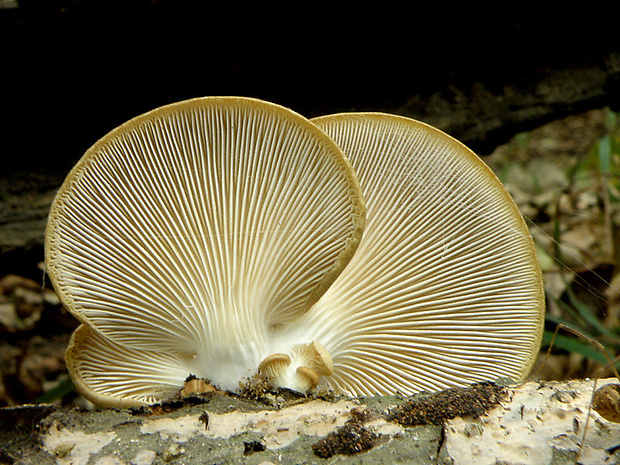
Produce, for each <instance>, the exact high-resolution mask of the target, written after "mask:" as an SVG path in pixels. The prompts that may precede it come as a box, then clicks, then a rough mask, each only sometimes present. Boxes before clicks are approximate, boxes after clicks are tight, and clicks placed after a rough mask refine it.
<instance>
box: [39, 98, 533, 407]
mask: <svg viewBox="0 0 620 465" xmlns="http://www.w3.org/2000/svg"><path fill="white" fill-rule="evenodd" d="M45 246H46V247H45V255H46V268H47V271H48V274H49V276H50V279H51V281H52V283H53V285H54V288H55V290H56V292H57V293H58V295H59V297H60V299H61V300H62V302H63V304H64V305H65V307H66V308H67V309H68V310H69V311H70V312H71V313H72V314H74V315H75V316H76V317H77V318H78V319H79V320H80V322H81V325H80V327H79V328H78V329H77V330H76V331H75V333H74V334H73V336H72V338H71V342H70V345H69V347H68V349H67V354H66V361H67V368H68V370H69V373H70V375H71V377H72V379H73V381H74V383H75V385H76V387H77V389H78V390H79V391H80V392H81V393H82V394H83V395H84V396H85V397H87V398H88V399H90V400H91V401H92V402H94V403H95V404H97V405H100V406H118V407H126V406H139V405H144V404H149V403H153V402H157V401H161V400H163V399H165V398H168V397H170V396H172V395H174V394H175V393H176V392H178V391H179V390H180V389H181V388H182V387H183V385H184V382H185V380H186V379H187V378H188V376H190V375H192V376H194V377H197V378H200V379H206V380H209V381H210V383H212V384H213V385H214V386H217V387H218V388H221V389H226V390H231V391H235V390H237V389H238V388H239V384H240V382H241V381H243V380H244V379H247V378H250V377H253V376H256V375H259V376H263V377H266V378H267V379H268V380H269V382H270V383H272V385H273V386H274V387H283V388H289V389H292V390H295V391H300V392H306V391H308V390H310V389H312V388H315V387H316V386H323V387H325V388H327V389H332V390H334V391H335V392H337V393H343V394H348V395H373V394H389V393H394V392H396V391H398V392H401V393H405V394H409V393H413V392H417V391H421V390H438V389H443V388H447V387H453V386H465V385H468V384H471V383H473V382H478V381H484V380H494V379H497V378H499V377H507V378H511V379H514V380H518V379H522V378H523V377H524V376H526V375H527V373H528V372H529V370H530V369H531V366H532V364H533V361H534V359H535V356H536V354H537V352H538V348H539V344H540V339H541V335H542V322H543V313H544V296H543V289H542V281H541V273H540V269H539V266H538V261H537V258H536V255H535V251H534V247H533V243H532V239H531V236H530V235H529V233H528V230H527V227H526V225H525V222H524V220H523V218H522V216H521V215H520V213H519V211H518V209H517V207H516V205H515V204H514V202H513V201H512V199H511V198H510V196H509V194H508V193H507V192H506V190H505V189H504V188H503V186H502V185H501V183H500V182H499V181H498V179H497V178H496V177H495V176H494V174H493V173H492V171H491V170H490V169H489V168H488V167H487V166H486V165H485V164H484V163H483V162H482V161H481V160H480V159H479V158H478V157H477V156H476V155H475V154H474V153H473V152H471V151H470V150H469V149H467V148H466V147H465V146H464V145H463V144H461V143H459V142H458V141H456V140H454V139H453V138H451V137H449V136H448V135H446V134H444V133H443V132H441V131H439V130H437V129H435V128H432V127H430V126H428V125H426V124H423V123H420V122H418V121H414V120H412V119H409V118H405V117H401V116H395V115H388V114H383V113H342V114H336V115H330V116H324V117H320V118H316V119H314V120H308V119H306V118H304V117H303V116H301V115H299V114H297V113H295V112H293V111H291V110H289V109H286V108H284V107H281V106H279V105H275V104H272V103H268V102H264V101H261V100H257V99H251V98H240V97H207V98H198V99H192V100H188V101H184V102H179V103H175V104H171V105H167V106H164V107H161V108H158V109H155V110H153V111H151V112H148V113H146V114H144V115H141V116H138V117H136V118H134V119H132V120H130V121H128V122H127V123H125V124H123V125H121V126H120V127H118V128H117V129H115V130H113V131H112V132H110V133H109V134H107V135H106V136H104V137H103V138H102V139H101V140H99V141H98V142H97V143H96V144H95V145H94V146H93V147H91V148H90V149H89V150H88V151H87V152H86V153H85V154H84V156H83V157H82V158H81V160H80V161H79V162H78V163H77V164H76V166H75V167H74V168H73V169H72V171H71V172H70V173H69V175H68V176H67V178H66V180H65V182H64V183H63V185H62V186H61V188H60V190H59V191H58V193H57V196H56V198H55V200H54V202H53V204H52V207H51V210H50V214H49V220H48V225H47V230H46V240H45Z"/></svg>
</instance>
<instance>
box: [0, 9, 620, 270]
mask: <svg viewBox="0 0 620 465" xmlns="http://www.w3.org/2000/svg"><path fill="white" fill-rule="evenodd" d="M10 3H11V2H7V1H6V0H5V2H4V5H5V7H4V8H2V9H0V47H1V54H0V99H1V100H0V112H1V115H2V120H1V121H0V131H1V138H0V274H1V273H2V272H3V271H5V272H6V270H7V269H9V268H10V267H15V266H20V267H21V266H25V264H26V263H30V262H31V261H32V260H35V259H38V260H40V259H41V258H42V248H41V242H42V231H43V228H44V224H45V216H46V212H47V205H49V201H50V200H51V197H52V196H53V191H54V190H55V189H56V188H57V187H58V186H59V185H60V183H61V182H62V180H63V178H64V176H65V175H66V173H67V172H68V170H69V169H70V168H71V166H72V165H73V164H74V163H75V162H76V161H77V159H78V158H79V157H80V156H81V155H82V153H83V152H84V151H85V150H86V149H87V148H88V147H89V146H90V145H92V144H93V143H94V142H95V141H96V140H97V139H98V138H100V137H101V136H103V135H104V134H105V133H107V132H108V131H110V130H111V129H113V128H114V127H116V126H118V125H119V124H121V123H123V122H124V121H126V120H128V119H130V118H132V117H133V116H136V115H138V114H140V113H143V112H145V111H147V110H150V109H152V108H155V107H157V106H160V105H163V104H166V103H170V102H174V101H178V100H182V99H186V98H191V97H197V96H204V95H243V96H252V97H258V98H262V99H266V100H269V101H272V102H275V103H278V104H281V105H284V106H288V107H290V108H292V109H294V110H296V111H297V112H299V113H301V114H303V115H305V116H308V117H313V116H318V115H321V114H326V113H331V112H338V111H356V110H370V111H389V112H393V113H397V114H403V115H406V116H410V117H414V118H417V119H421V120H424V121H427V122H429V123H431V124H434V125H436V126H438V127H440V128H441V129H443V130H445V131H446V132H448V133H450V134H452V135H453V136H455V137H457V138H458V139H460V140H462V141H463V142H465V143H466V144H468V145H469V146H470V147H471V148H472V149H474V150H475V151H477V152H478V153H480V154H481V155H484V154H485V153H488V152H490V151H491V150H493V148H494V147H496V146H497V145H498V144H501V143H503V142H506V141H507V140H508V139H509V138H510V137H511V136H512V135H514V134H515V133H516V132H518V131H522V130H526V129H530V128H533V127H535V126H537V125H540V124H543V123H544V122H547V121H551V120H553V119H556V118H560V117H562V116H565V115H567V114H572V113H577V112H580V111H584V110H587V109H590V108H601V107H604V106H607V105H610V104H615V105H618V103H617V102H618V94H619V89H620V86H619V84H618V82H619V81H620V79H618V76H619V71H620V54H619V53H620V35H619V33H618V18H617V17H616V16H615V15H614V14H613V12H612V11H610V10H608V9H599V10H596V9H594V10H593V9H592V8H596V6H594V5H591V4H588V5H585V7H587V8H590V10H587V11H585V12H584V11H578V12H577V11H575V12H565V13H561V14H557V13H551V14H544V15H541V13H540V12H538V11H532V10H527V11H521V10H519V11H512V10H511V9H506V8H504V9H502V11H501V12H500V11H499V10H494V9H488V8H484V9H482V8H480V9H476V8H471V9H465V8H462V9H454V8H453V7H448V6H445V5H443V4H442V5H440V6H438V7H437V8H436V9H433V8H429V7H422V8H420V7H419V6H417V5H419V3H418V2H411V3H410V4H411V5H413V6H415V8H414V7H412V8H410V11H409V10H403V9H402V8H403V7H402V5H392V4H389V3H381V2H379V3H372V4H369V5H370V6H372V8H370V7H368V8H362V7H361V6H360V4H359V3H356V4H354V7H353V8H354V9H344V8H342V9H338V8H335V7H333V6H330V5H329V4H326V5H321V4H313V3H308V2H305V3H299V4H291V3H286V4H283V6H282V7H279V8H268V7H267V6H265V5H263V4H260V3H252V6H242V5H240V4H236V3H235V4H233V5H232V6H229V7H226V6H221V5H219V4H214V3H212V2H208V1H204V2H187V1H164V0H159V1H105V2H102V1H99V2H97V1H77V0H73V1H67V0H65V1H61V0H57V1H32V0H30V1H15V2H12V3H13V6H14V7H12V8H7V7H6V5H9V4H10ZM405 5H408V4H405ZM581 6H584V5H581ZM515 7H516V4H515ZM513 8H514V7H513ZM522 8H523V10H525V7H524V6H522ZM614 102H615V103H614ZM3 230H4V234H3ZM25 258H27V260H26V259H25Z"/></svg>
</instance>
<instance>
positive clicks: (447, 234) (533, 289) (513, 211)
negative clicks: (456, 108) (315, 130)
mask: <svg viewBox="0 0 620 465" xmlns="http://www.w3.org/2000/svg"><path fill="white" fill-rule="evenodd" d="M313 121H314V122H315V123H316V124H317V125H318V126H319V127H320V128H321V129H323V130H324V131H325V132H326V133H327V134H329V135H330V137H332V138H333V139H334V140H335V141H336V142H337V143H338V144H339V145H340V146H341V148H342V149H343V151H344V152H345V154H347V156H348V157H349V160H350V161H351V164H352V165H353V168H354V169H355V171H356V173H357V175H358V178H359V180H360V185H361V186H362V190H363V192H364V198H365V201H366V206H367V218H366V221H367V222H366V229H365V231H364V237H363V238H362V241H361V243H360V246H359V248H358V250H357V251H356V253H355V255H354V257H353V259H352V260H351V262H350V263H349V265H348V266H347V267H346V268H345V270H344V271H343V273H342V274H341V275H340V276H339V277H338V278H337V279H336V281H335V282H334V284H333V286H331V287H330V288H329V289H328V290H327V292H326V293H325V294H324V295H323V297H322V298H321V299H320V300H319V301H318V302H317V304H316V305H315V306H314V307H313V308H312V309H311V310H310V311H309V312H307V313H306V314H305V315H304V316H303V317H302V318H301V320H300V321H299V322H298V323H297V324H298V330H297V331H298V334H299V336H297V338H298V339H299V338H302V337H304V338H306V340H317V341H320V342H321V343H322V344H323V345H324V346H325V347H326V349H327V351H328V352H329V354H331V357H332V358H333V363H334V373H333V375H332V376H331V377H326V378H323V379H324V382H325V383H326V385H327V386H329V387H330V388H333V389H335V390H336V391H339V392H346V393H350V394H355V395H367V394H374V393H381V394H387V393H394V392H395V391H400V392H403V393H411V392H416V391H420V390H437V389H442V388H447V387H450V386H462V385H467V384H469V383H472V382H475V381H480V380H494V379H497V378H498V377H509V378H512V379H520V378H522V377H523V376H525V375H526V373H528V371H529V370H530V368H531V366H532V363H533V361H534V358H535V356H536V354H537V352H538V349H539V344H540V339H541V335H542V324H543V313H544V297H543V288H542V280H541V273H540V269H539V265H538V262H537V258H536V255H535V251H534V247H533V243H532V239H531V237H530V235H529V232H528V229H527V227H526V225H525V223H524V220H523V218H522V216H521V215H520V213H519V211H518V210H517V207H516V206H515V204H514V202H513V201H512V199H511V198H510V196H509V194H508V193H507V192H506V190H505V189H504V188H503V186H502V185H501V184H500V182H499V181H498V179H497V178H496V177H495V175H494V174H493V173H492V171H491V170H490V169H489V168H488V167H487V166H486V165H485V164H484V163H483V162H482V161H481V160H480V159H479V158H478V157H477V156H476V155H475V154H474V153H473V152H471V151H470V150H469V149H467V148H466V147H465V146H463V145H462V144H461V143H459V142H457V141H456V140H454V139H452V138H451V137H449V136H447V135H446V134H444V133H442V132H440V131H439V130H436V129H434V128H432V127H429V126H427V125H425V124H422V123H420V122H417V121H413V120H410V119H407V118H403V117H397V116H392V115H385V114H339V115H332V116H326V117H321V118H317V119H315V120H313Z"/></svg>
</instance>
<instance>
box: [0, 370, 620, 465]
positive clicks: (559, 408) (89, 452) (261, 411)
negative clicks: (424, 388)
mask: <svg viewBox="0 0 620 465" xmlns="http://www.w3.org/2000/svg"><path fill="white" fill-rule="evenodd" d="M616 382H618V380H615V379H605V380H598V382H597V385H598V386H599V387H600V386H603V385H605V384H610V383H616ZM593 387H594V382H593V381H592V380H575V381H568V382H538V381H536V382H529V383H525V384H523V385H520V386H511V387H506V388H504V390H503V393H502V395H501V397H499V403H498V404H497V405H495V406H494V407H492V408H490V409H488V410H487V411H486V413H484V412H482V411H479V413H480V415H479V416H476V417H474V416H472V415H465V416H456V417H454V418H452V419H447V420H445V421H442V422H439V423H440V424H437V425H428V424H426V425H417V426H403V425H401V424H399V421H398V420H397V419H395V415H394V412H396V411H397V410H395V407H396V406H397V405H400V406H402V405H407V402H408V401H409V399H405V398H402V397H380V398H359V399H328V400H325V399H320V398H315V399H297V400H291V399H290V398H289V399H288V400H284V399H283V398H281V397H277V396H272V397H270V398H263V400H262V401H261V402H259V401H250V400H248V399H240V398H237V397H232V396H228V395H225V394H222V395H216V396H212V397H210V398H207V399H203V401H202V402H197V401H196V399H195V398H194V401H193V402H190V403H186V405H184V406H179V405H176V406H175V405H168V406H167V407H166V408H165V409H157V408H155V409H150V410H148V411H129V410H100V411H97V410H96V411H85V410H77V409H73V410H69V411H65V410H59V409H55V408H53V407H45V406H39V407H34V406H30V407H28V406H25V407H17V408H12V409H3V410H1V411H0V415H2V418H1V420H2V421H1V422H0V424H2V430H1V432H0V443H2V444H3V449H2V451H3V452H2V453H3V454H4V456H3V460H4V462H3V463H16V464H34V463H36V464H38V465H46V464H67V465H69V464H71V465H81V464H85V465H86V464H98V465H103V464H114V465H116V464H128V465H129V464H133V465H137V464H140V465H150V464H163V463H173V464H174V463H176V464H181V463H185V464H192V463H247V464H268V463H274V464H276V463H283V464H300V463H307V464H315V463H316V464H322V463H351V464H358V463H359V464H361V463H364V464H372V463H377V464H385V463H390V464H397V463H418V464H441V465H447V464H453V465H457V464H463V465H465V464H475V465H486V464H489V465H491V464H498V463H505V464H532V465H546V464H572V463H582V464H592V465H595V464H597V465H600V464H615V463H620V449H619V447H618V446H619V445H620V424H619V423H613V422H610V421H607V420H605V419H604V418H602V417H601V416H600V415H599V414H598V413H597V412H595V411H594V410H591V411H590V408H589V406H590V400H591V397H592V392H593ZM460 394H462V396H459V397H461V398H463V399H465V400H466V399H467V395H466V392H465V391H462V392H460ZM466 402H467V403H469V402H470V401H467V400H466ZM425 403H426V405H432V396H431V397H429V398H426V401H425ZM267 404H270V405H267ZM278 404H279V405H278ZM457 404H458V402H457ZM444 407H445V405H444ZM470 407H472V406H471V405H469V406H468V405H464V404H463V403H462V404H460V405H457V408H464V409H465V410H464V411H467V409H468V408H470ZM478 408H479V406H478V407H475V406H474V407H473V409H474V411H477V409H478ZM588 412H590V413H589V419H588ZM427 413H428V412H427ZM586 422H587V429H586ZM352 424H355V425H356V427H355V428H354V429H352V428H350V426H351V425H352ZM347 425H348V426H347ZM347 428H348V430H347ZM326 438H327V439H326ZM364 439H368V441H367V442H364ZM326 444H329V445H328V446H326ZM356 448H358V449H362V451H361V452H357V453H354V452H355V450H356ZM320 451H322V453H321V452H320ZM326 451H327V452H326ZM319 455H322V456H325V457H326V458H321V457H319Z"/></svg>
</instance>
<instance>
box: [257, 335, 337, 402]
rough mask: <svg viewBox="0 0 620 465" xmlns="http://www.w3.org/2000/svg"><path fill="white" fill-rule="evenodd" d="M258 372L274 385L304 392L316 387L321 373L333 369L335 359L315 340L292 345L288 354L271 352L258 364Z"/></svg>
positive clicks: (329, 373) (325, 373)
mask: <svg viewBox="0 0 620 465" xmlns="http://www.w3.org/2000/svg"><path fill="white" fill-rule="evenodd" d="M259 372H260V373H261V374H262V375H263V376H265V377H267V378H268V379H269V380H270V382H271V384H272V385H273V386H274V387H281V388H288V389H292V390H293V391H298V392H306V391H308V390H309V389H312V388H314V387H316V386H317V385H318V384H319V382H320V380H321V377H322V376H330V375H331V374H332V373H333V372H334V362H333V360H332V357H331V355H329V352H328V351H327V349H326V348H325V347H324V346H323V344H321V343H320V342H318V341H312V342H309V343H306V344H297V345H295V346H293V348H292V350H291V352H290V354H273V355H270V356H269V357H267V358H265V359H264V360H263V361H262V362H261V363H260V365H259Z"/></svg>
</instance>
